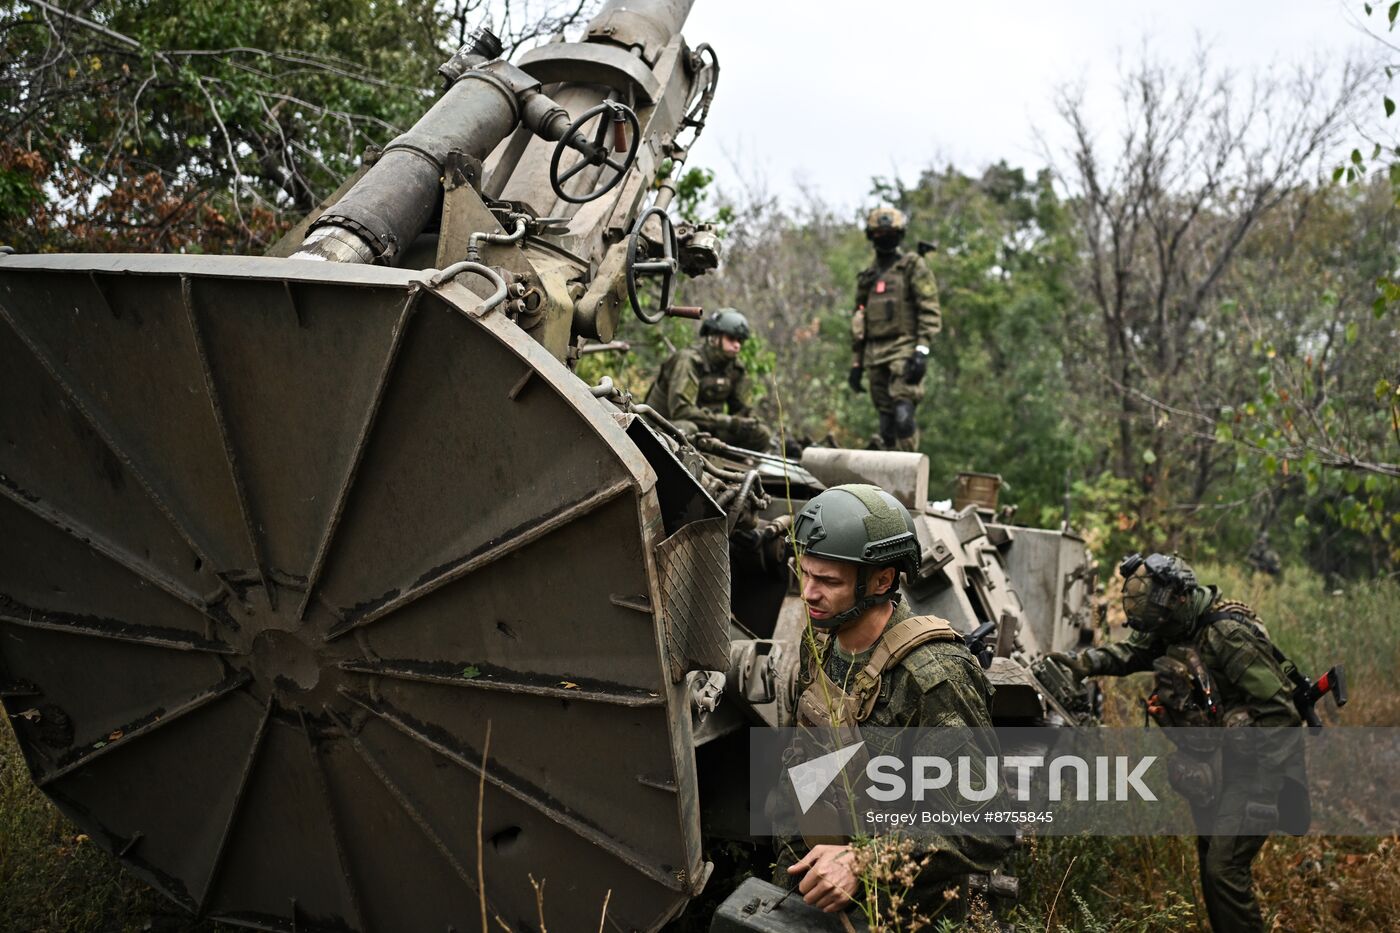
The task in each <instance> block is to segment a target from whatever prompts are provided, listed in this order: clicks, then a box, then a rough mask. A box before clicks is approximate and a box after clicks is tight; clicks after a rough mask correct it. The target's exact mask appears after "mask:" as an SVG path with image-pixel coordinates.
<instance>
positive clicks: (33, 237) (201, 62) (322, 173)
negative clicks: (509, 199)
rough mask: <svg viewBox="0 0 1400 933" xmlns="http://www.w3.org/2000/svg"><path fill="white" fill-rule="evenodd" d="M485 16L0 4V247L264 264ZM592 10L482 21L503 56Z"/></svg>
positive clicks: (343, 8)
mask: <svg viewBox="0 0 1400 933" xmlns="http://www.w3.org/2000/svg"><path fill="white" fill-rule="evenodd" d="M485 6H486V2H485V0H461V2H457V3H455V4H453V5H452V6H451V7H448V8H439V6H438V5H437V3H435V2H434V0H392V2H387V3H384V2H377V0H315V2H312V0H276V2H274V0H179V2H177V0H124V2H120V3H112V4H97V3H95V2H93V0H53V2H50V0H8V2H0V62H3V64H0V101H3V109H2V110H0V225H2V226H0V242H6V243H9V244H10V245H13V246H16V247H18V248H20V249H22V250H27V251H33V250H40V249H48V250H54V249H61V250H88V249H92V250H117V249H124V250H179V249H202V250H209V251H230V252H256V251H258V250H260V249H262V248H265V247H266V246H267V245H269V244H270V243H271V242H272V241H273V240H274V239H275V238H276V236H277V235H278V234H279V233H280V232H281V231H282V230H284V229H285V228H286V227H287V226H289V225H290V223H291V222H292V221H293V220H294V219H295V218H297V217H299V216H300V215H302V214H304V213H305V212H307V211H308V210H310V209H311V208H313V207H314V206H315V205H316V204H317V203H318V202H319V201H320V200H322V199H323V198H324V197H326V196H327V195H329V194H330V193H331V192H332V191H334V190H335V188H336V187H337V186H338V185H339V184H340V182H341V181H342V180H343V179H344V178H345V177H346V176H347V175H349V174H350V172H352V171H353V169H354V167H355V164H356V161H357V159H358V158H359V156H360V155H361V153H362V152H363V151H364V150H365V148H366V147H367V146H370V145H375V144H377V145H383V144H384V143H385V142H387V141H388V140H389V139H391V138H393V137H394V136H395V135H397V134H398V133H399V132H401V131H402V130H403V129H405V128H407V127H408V126H410V125H411V124H412V123H413V121H414V120H416V119H417V117H418V116H419V115H420V114H421V113H422V112H423V111H424V110H425V109H426V108H427V106H428V105H429V104H430V103H431V101H432V99H433V98H434V96H435V94H436V87H435V85H436V84H437V83H438V79H437V77H436V75H435V69H436V67H437V65H438V64H440V63H441V62H442V61H443V60H444V59H445V58H446V57H447V56H448V55H449V54H450V52H451V51H452V48H453V47H450V46H449V44H448V42H447V40H448V38H449V36H450V35H451V33H452V32H453V31H454V30H455V31H457V32H461V31H463V30H464V29H465V28H466V24H467V23H468V21H469V20H471V21H475V20H476V19H477V18H478V17H480V16H481V15H483V14H484V13H485V12H486V10H485ZM590 6H591V3H589V2H586V0H585V2H579V0H573V2H570V3H568V4H567V5H564V4H559V3H545V4H541V5H536V6H535V8H534V9H535V14H536V15H531V14H530V11H529V10H528V9H527V8H526V7H525V6H524V5H523V4H519V3H517V4H511V3H509V2H506V3H504V4H501V3H497V4H493V5H492V7H493V9H495V10H496V12H498V13H500V14H501V16H502V20H503V22H504V25H505V28H504V32H505V35H504V38H505V40H506V42H507V44H508V48H513V47H514V46H516V45H518V44H519V43H520V42H523V41H528V40H530V39H533V38H534V37H536V36H538V35H539V34H540V33H541V31H549V30H553V29H555V28H562V26H565V25H569V24H572V23H573V22H575V21H576V20H578V19H579V18H580V17H581V16H582V15H583V13H584V11H585V10H586V9H587V8H589V7H590ZM561 9H562V10H563V12H562V13H561V12H560V10H561ZM502 11H503V12H502Z"/></svg>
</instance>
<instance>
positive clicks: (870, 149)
mask: <svg viewBox="0 0 1400 933" xmlns="http://www.w3.org/2000/svg"><path fill="white" fill-rule="evenodd" d="M1360 6H1361V4H1360V0H1268V2H1262V0H1175V2H1172V3H1162V2H1151V3H1149V2H1144V0H1052V2H1024V0H1016V2H1001V3H995V4H993V3H968V2H966V0H959V2H947V0H924V2H919V0H864V2H855V3H851V2H843V3H835V2H829V0H808V2H797V0H696V2H695V7H694V9H693V10H692V12H691V14H690V19H689V21H688V22H687V24H686V27H685V35H686V38H687V40H689V42H690V44H691V45H692V46H694V45H696V44H698V43H700V42H709V43H711V44H712V45H713V46H714V47H715V49H716V51H717V52H718V53H719V56H720V64H721V76H720V86H719V91H718V94H717V95H716V98H715V104H714V107H713V109H712V110H711V112H710V124H709V127H708V128H707V129H706V131H705V134H704V136H703V137H701V140H700V142H699V144H698V145H697V146H696V147H695V150H694V153H693V154H692V156H691V159H690V164H692V165H703V166H705V167H708V168H711V169H713V170H714V171H715V172H716V174H717V176H718V178H719V182H720V184H721V185H722V186H723V187H726V188H730V187H731V186H733V185H735V183H736V180H737V178H738V176H739V175H743V176H746V177H747V178H748V179H749V180H750V181H753V180H761V181H763V182H765V183H766V184H767V186H768V187H769V188H770V189H772V190H773V191H775V192H777V193H779V194H783V195H786V196H788V197H793V196H795V195H796V193H797V191H798V190H799V185H806V186H809V187H810V188H812V189H813V190H815V191H816V192H818V193H819V194H820V195H821V196H822V197H823V198H824V199H825V200H827V201H828V202H831V203H834V204H837V205H840V206H842V207H845V208H848V209H855V208H856V207H858V206H862V205H865V204H867V203H868V202H869V190H870V178H871V176H872V175H890V174H892V173H896V172H898V173H900V174H901V175H902V176H903V177H905V178H907V179H910V180H912V179H913V178H914V177H916V176H917V173H918V171H919V169H921V168H923V167H925V166H928V165H930V164H939V165H941V164H946V163H948V162H952V163H953V164H955V165H957V166H958V167H960V168H963V169H965V170H969V171H975V170H977V169H980V168H981V167H982V166H984V165H986V164H988V163H989V162H993V161H996V160H998V159H1006V160H1007V161H1008V162H1011V163H1012V164H1013V165H1023V166H1027V167H1031V168H1034V167H1037V166H1040V165H1042V164H1043V159H1042V158H1041V156H1040V153H1039V149H1038V146H1037V144H1036V141H1035V136H1034V129H1035V128H1036V127H1039V128H1040V129H1042V130H1043V131H1046V132H1047V133H1050V134H1051V139H1052V141H1053V140H1054V139H1055V135H1054V134H1056V133H1057V132H1058V129H1059V128H1058V126H1057V124H1056V118H1055V116H1054V112H1053V108H1052V101H1053V96H1054V91H1055V88H1056V87H1057V86H1059V85H1063V84H1065V83H1067V82H1070V83H1079V82H1082V83H1083V85H1084V87H1085V89H1086V91H1087V96H1088V101H1089V103H1090V105H1091V107H1092V111H1091V112H1092V113H1093V114H1094V116H1095V118H1096V120H1097V122H1098V123H1099V125H1102V126H1105V127H1112V126H1113V120H1114V119H1115V118H1116V116H1117V115H1118V113H1119V112H1120V110H1119V104H1118V101H1117V98H1116V91H1115V87H1116V80H1117V75H1118V70H1119V65H1120V62H1122V61H1123V60H1124V58H1125V56H1126V57H1127V58H1129V59H1131V58H1135V57H1137V55H1138V52H1139V50H1140V49H1141V47H1142V42H1143V39H1144V37H1146V38H1147V39H1148V40H1149V42H1150V46H1151V48H1152V49H1153V50H1154V52H1155V53H1156V54H1157V55H1158V56H1159V57H1161V58H1162V59H1164V60H1166V61H1169V62H1175V63H1180V64H1186V63H1187V62H1189V61H1190V60H1191V58H1192V55H1193V51H1194V49H1195V48H1196V47H1197V46H1198V44H1199V43H1200V42H1202V41H1204V42H1206V43H1208V44H1209V45H1210V46H1211V47H1212V49H1213V51H1214V53H1215V57H1216V60H1217V61H1219V62H1222V63H1228V64H1229V65H1230V66H1231V67H1234V68H1236V69H1238V70H1239V71H1241V72H1248V71H1250V70H1253V69H1264V68H1268V67H1270V66H1271V65H1273V66H1278V67H1283V66H1287V65H1289V64H1290V63H1298V62H1304V61H1312V60H1313V59H1315V58H1316V57H1318V56H1322V57H1324V58H1327V59H1331V60H1340V59H1341V58H1343V57H1344V56H1346V55H1347V54H1348V53H1349V52H1357V51H1368V52H1369V54H1371V55H1375V54H1376V49H1375V44H1374V43H1373V42H1368V40H1366V38H1365V36H1364V35H1363V34H1362V33H1361V32H1360V31H1359V30H1358V28H1357V26H1356V25H1355V23H1354V19H1355V18H1354V17H1351V16H1349V11H1350V10H1351V9H1352V8H1353V7H1354V8H1355V9H1356V12H1357V13H1358V14H1359V13H1360Z"/></svg>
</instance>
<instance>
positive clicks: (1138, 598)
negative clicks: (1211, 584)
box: [1118, 553, 1205, 638]
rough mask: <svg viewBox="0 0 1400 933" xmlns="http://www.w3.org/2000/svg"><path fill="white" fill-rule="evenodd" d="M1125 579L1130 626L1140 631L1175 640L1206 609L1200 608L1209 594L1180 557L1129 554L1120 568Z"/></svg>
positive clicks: (1126, 609)
mask: <svg viewBox="0 0 1400 933" xmlns="http://www.w3.org/2000/svg"><path fill="white" fill-rule="evenodd" d="M1118 574H1119V576H1121V577H1122V578H1123V612H1124V613H1126V614H1127V616H1128V627H1129V628H1131V629H1136V630H1137V631H1139V632H1147V633H1150V634H1157V635H1161V636H1163V637H1167V638H1170V637H1173V636H1174V635H1176V634H1179V633H1180V631H1183V630H1184V629H1185V627H1186V626H1188V625H1189V624H1190V622H1191V621H1192V620H1193V619H1194V618H1195V617H1196V616H1197V615H1199V614H1200V612H1201V611H1202V610H1203V609H1204V608H1205V607H1204V606H1203V605H1198V603H1199V602H1200V599H1199V596H1200V594H1202V593H1204V592H1205V591H1204V590H1203V589H1202V588H1201V587H1200V586H1199V585H1198V584H1197V582H1196V573H1195V571H1193V570H1192V569H1191V566H1190V565H1189V564H1187V563H1186V561H1184V560H1182V559H1181V558H1180V557H1177V556H1176V555H1172V556H1171V557H1168V556H1167V555H1165V554H1149V555H1148V556H1147V557H1143V556H1142V555H1141V554H1136V553H1134V554H1129V555H1128V556H1127V557H1125V558H1123V563H1121V564H1119V565H1118Z"/></svg>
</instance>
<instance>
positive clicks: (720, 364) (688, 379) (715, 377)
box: [646, 343, 773, 450]
mask: <svg viewBox="0 0 1400 933" xmlns="http://www.w3.org/2000/svg"><path fill="white" fill-rule="evenodd" d="M646 403H647V404H648V405H650V406H651V407H652V408H654V409H656V410H657V411H658V412H660V413H661V415H662V417H664V418H668V419H670V420H671V421H672V422H673V423H674V424H675V425H676V427H678V428H680V429H681V430H682V431H684V432H685V433H686V434H697V433H699V432H701V431H703V432H705V433H707V434H713V435H714V436H715V437H718V438H719V439H720V440H722V441H724V442H725V443H726V444H733V445H735V446H736V447H744V448H747V449H749V450H767V449H768V445H769V443H770V442H771V441H772V438H773V435H772V433H771V432H770V431H769V430H768V428H767V427H766V426H765V425H764V424H763V423H762V422H761V421H759V420H758V419H756V418H752V417H750V416H749V414H748V412H749V402H748V385H747V382H746V379H745V375H744V365H743V364H742V363H740V362H739V361H738V360H732V359H729V358H727V357H726V356H725V355H724V354H723V353H722V352H721V351H719V350H718V349H717V348H715V347H714V346H713V345H712V344H710V343H705V344H704V345H702V346H699V347H686V348H684V349H681V350H677V351H676V352H675V353H673V354H672V355H671V356H670V357H669V358H668V359H667V360H666V362H664V363H662V364H661V373H660V374H659V375H658V376H657V377H656V382H655V383H653V384H652V387H651V391H649V392H648V393H647V398H646Z"/></svg>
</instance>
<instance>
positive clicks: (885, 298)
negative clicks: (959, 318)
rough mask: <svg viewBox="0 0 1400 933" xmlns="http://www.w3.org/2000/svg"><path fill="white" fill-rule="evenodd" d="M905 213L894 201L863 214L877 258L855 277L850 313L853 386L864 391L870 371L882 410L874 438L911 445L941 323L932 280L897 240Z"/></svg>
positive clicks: (915, 442)
mask: <svg viewBox="0 0 1400 933" xmlns="http://www.w3.org/2000/svg"><path fill="white" fill-rule="evenodd" d="M906 225H907V221H906V219H905V217H904V214H903V213H902V212H900V211H897V210H895V209H894V208H892V207H877V208H875V209H874V210H873V211H871V212H870V214H869V216H867V217H866V219H865V237H866V239H868V240H869V241H870V242H871V243H872V244H874V246H875V262H874V263H873V264H871V266H870V267H869V268H867V269H866V270H865V271H863V272H862V273H861V274H860V276H859V277H858V278H857V279H856V312H855V316H854V317H853V318H852V321H851V350H852V353H853V359H852V362H851V372H850V376H849V382H850V385H851V389H852V390H853V391H856V392H861V391H863V388H862V386H861V379H862V377H863V376H865V375H869V377H870V399H871V401H872V402H874V403H875V411H876V412H878V413H879V415H880V434H879V438H878V440H877V442H876V443H874V444H873V445H872V446H876V447H878V448H880V449H885V450H917V449H918V446H919V437H918V427H917V425H916V423H915V420H914V409H915V408H916V407H917V406H918V404H919V401H920V399H922V398H923V396H924V386H923V382H924V374H925V373H926V372H927V371H928V353H929V345H930V344H931V343H932V342H933V337H934V335H935V334H937V333H938V331H939V330H940V329H942V326H943V322H942V316H941V314H940V312H939V309H938V285H937V283H936V282H934V280H933V273H932V272H931V271H929V268H928V265H927V264H926V263H925V262H924V260H923V258H922V257H920V256H919V255H918V254H917V253H908V252H905V251H904V250H902V249H900V248H899V244H900V241H901V240H903V239H904V228H905V226H906Z"/></svg>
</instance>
